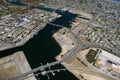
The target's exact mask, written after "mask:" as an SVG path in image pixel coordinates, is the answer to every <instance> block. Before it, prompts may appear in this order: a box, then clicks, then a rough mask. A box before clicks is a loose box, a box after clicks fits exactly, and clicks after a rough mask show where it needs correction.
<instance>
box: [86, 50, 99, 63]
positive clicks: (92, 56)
mask: <svg viewBox="0 0 120 80" xmlns="http://www.w3.org/2000/svg"><path fill="white" fill-rule="evenodd" d="M96 55H97V51H95V50H93V49H90V51H89V52H88V54H87V55H86V58H87V60H88V62H89V63H92V62H95V61H96V60H95V57H96Z"/></svg>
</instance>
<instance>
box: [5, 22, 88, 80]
mask: <svg viewBox="0 0 120 80" xmlns="http://www.w3.org/2000/svg"><path fill="white" fill-rule="evenodd" d="M51 25H52V24H51ZM54 26H55V24H54ZM57 26H61V25H57ZM61 27H63V26H61ZM65 29H66V30H67V31H68V32H69V33H71V34H72V35H73V38H74V41H76V42H77V46H75V47H74V48H73V49H72V50H71V51H70V52H69V54H68V55H67V56H66V57H64V58H63V59H61V60H59V61H55V62H52V63H49V64H46V65H43V66H40V67H38V68H35V69H33V70H31V71H29V72H26V73H23V74H20V75H17V76H14V77H12V78H9V79H7V80H16V79H21V78H24V77H26V76H28V75H30V74H32V73H34V72H37V71H39V70H43V69H45V68H48V67H51V66H54V65H56V64H59V63H62V62H65V61H67V60H68V59H70V58H71V57H72V56H73V55H75V54H76V53H77V52H78V51H80V50H82V49H85V48H87V46H85V45H84V44H83V43H82V42H81V41H80V40H79V38H78V37H77V36H76V35H75V34H74V33H73V32H72V31H71V30H70V29H69V28H65Z"/></svg>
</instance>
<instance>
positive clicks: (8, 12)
mask: <svg viewBox="0 0 120 80" xmlns="http://www.w3.org/2000/svg"><path fill="white" fill-rule="evenodd" d="M16 11H17V10H16V9H8V10H1V11H0V16H3V15H7V14H12V13H14V12H16Z"/></svg>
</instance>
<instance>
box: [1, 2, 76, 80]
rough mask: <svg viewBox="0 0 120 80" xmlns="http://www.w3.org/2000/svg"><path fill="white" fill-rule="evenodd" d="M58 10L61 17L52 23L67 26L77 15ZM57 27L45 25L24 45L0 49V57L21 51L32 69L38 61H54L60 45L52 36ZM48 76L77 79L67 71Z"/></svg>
mask: <svg viewBox="0 0 120 80" xmlns="http://www.w3.org/2000/svg"><path fill="white" fill-rule="evenodd" d="M7 1H9V0H7ZM19 2H20V1H18V2H15V3H14V2H12V4H16V3H17V4H19ZM17 4H16V5H17ZM20 4H21V3H20ZM58 12H59V13H60V14H61V15H62V17H60V18H58V19H56V20H55V21H54V22H52V23H55V24H59V25H63V26H67V27H69V22H70V21H72V20H74V18H75V17H77V15H76V14H72V13H69V12H60V11H58ZM59 29H60V28H58V27H55V26H51V25H46V26H45V28H44V29H43V30H41V31H39V32H38V34H37V35H35V36H34V37H33V38H31V39H30V40H29V41H28V42H27V43H26V44H25V45H23V46H20V47H16V48H12V49H8V50H4V51H0V57H4V56H7V55H10V54H13V53H14V52H17V51H23V52H24V54H25V56H26V57H27V60H28V62H29V64H30V66H31V68H32V69H33V68H36V67H38V66H40V63H43V64H46V63H50V62H53V61H56V60H55V56H56V55H58V54H59V53H60V52H61V47H60V46H59V45H58V44H57V42H56V41H55V40H54V39H53V38H52V35H53V34H54V33H55V32H56V31H58V30H59ZM21 66H22V65H21ZM51 68H52V69H58V68H64V67H63V66H62V65H61V64H58V65H56V66H53V67H51ZM49 76H50V80H77V78H76V77H75V76H73V75H72V74H71V73H70V72H68V71H65V72H60V73H56V75H55V76H53V75H52V74H49ZM39 78H40V79H41V80H47V77H46V76H41V75H39Z"/></svg>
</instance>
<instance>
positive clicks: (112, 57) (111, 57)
mask: <svg viewBox="0 0 120 80" xmlns="http://www.w3.org/2000/svg"><path fill="white" fill-rule="evenodd" d="M100 56H103V57H105V58H106V59H108V60H111V61H113V62H117V63H119V64H120V57H118V56H115V55H113V54H111V53H109V52H107V51H104V50H102V52H101V53H100Z"/></svg>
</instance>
